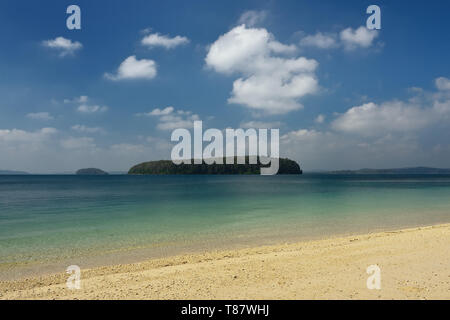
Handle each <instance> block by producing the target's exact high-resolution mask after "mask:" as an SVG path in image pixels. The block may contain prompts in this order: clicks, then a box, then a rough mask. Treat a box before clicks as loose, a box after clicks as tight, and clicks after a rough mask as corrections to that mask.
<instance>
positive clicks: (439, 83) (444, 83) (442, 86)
mask: <svg viewBox="0 0 450 320" xmlns="http://www.w3.org/2000/svg"><path fill="white" fill-rule="evenodd" d="M435 83H436V87H437V88H438V89H439V90H450V79H448V78H444V77H439V78H437V79H436V80H435Z"/></svg>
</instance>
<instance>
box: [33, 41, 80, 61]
mask: <svg viewBox="0 0 450 320" xmlns="http://www.w3.org/2000/svg"><path fill="white" fill-rule="evenodd" d="M42 45H43V46H45V47H47V48H51V49H54V50H57V51H58V52H59V56H60V57H64V56H67V55H72V54H74V53H75V52H76V51H78V50H80V49H81V48H82V47H83V45H82V44H81V43H80V42H78V41H75V42H73V41H72V40H70V39H66V38H64V37H57V38H55V39H53V40H45V41H43V42H42Z"/></svg>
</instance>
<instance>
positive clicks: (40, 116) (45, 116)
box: [26, 112, 54, 121]
mask: <svg viewBox="0 0 450 320" xmlns="http://www.w3.org/2000/svg"><path fill="white" fill-rule="evenodd" d="M26 116H27V118H30V119H33V120H45V121H49V120H53V119H54V117H53V116H52V115H51V114H50V113H48V112H36V113H28V114H27V115H26Z"/></svg>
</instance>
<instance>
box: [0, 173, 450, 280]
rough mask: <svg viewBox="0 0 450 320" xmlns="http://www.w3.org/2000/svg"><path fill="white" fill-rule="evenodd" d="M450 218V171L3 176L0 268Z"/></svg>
mask: <svg viewBox="0 0 450 320" xmlns="http://www.w3.org/2000/svg"><path fill="white" fill-rule="evenodd" d="M449 221H450V175H426V176H425V175H424V176H422V175H326V174H305V175H302V176H126V175H116V176H68V175H66V176H50V175H49V176H46V175H36V176H0V272H3V273H4V274H6V271H5V270H9V269H11V268H13V269H14V268H15V267H17V266H28V268H29V269H30V270H31V269H32V268H33V265H36V266H40V268H43V267H42V266H45V265H50V264H51V263H57V262H58V261H64V262H67V261H70V262H71V263H74V264H78V263H86V261H89V259H90V260H91V261H94V260H95V261H96V263H97V264H101V263H104V262H105V261H109V262H111V263H117V262H121V261H124V260H126V259H127V257H128V258H129V259H131V260H133V259H140V258H149V257H153V256H164V255H168V254H171V253H176V252H184V251H195V250H196V249H198V250H204V249H214V248H227V247H230V248H231V247H239V246H245V245H258V244H269V243H280V242H283V241H291V240H296V239H312V238H320V237H325V236H329V235H334V234H349V233H357V232H367V231H375V230H383V229H393V228H401V227H408V226H416V225H427V224H433V223H441V222H449Z"/></svg>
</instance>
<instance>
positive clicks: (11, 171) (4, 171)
mask: <svg viewBox="0 0 450 320" xmlns="http://www.w3.org/2000/svg"><path fill="white" fill-rule="evenodd" d="M0 174H29V173H28V172H25V171H14V170H0Z"/></svg>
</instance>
